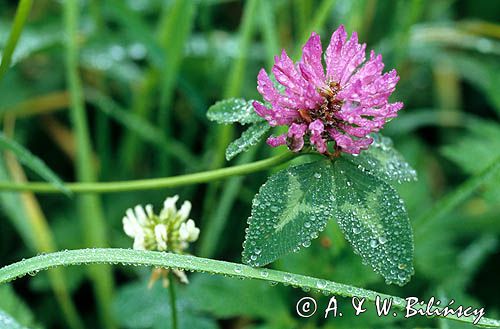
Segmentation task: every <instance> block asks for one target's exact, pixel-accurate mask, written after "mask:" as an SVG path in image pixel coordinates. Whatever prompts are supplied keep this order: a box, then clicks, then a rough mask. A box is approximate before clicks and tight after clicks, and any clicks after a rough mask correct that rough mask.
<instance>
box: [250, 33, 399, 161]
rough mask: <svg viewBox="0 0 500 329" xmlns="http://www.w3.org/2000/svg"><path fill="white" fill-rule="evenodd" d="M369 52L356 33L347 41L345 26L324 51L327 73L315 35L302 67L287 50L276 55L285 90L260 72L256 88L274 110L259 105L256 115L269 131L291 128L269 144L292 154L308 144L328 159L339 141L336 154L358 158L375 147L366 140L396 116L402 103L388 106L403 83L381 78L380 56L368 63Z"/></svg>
mask: <svg viewBox="0 0 500 329" xmlns="http://www.w3.org/2000/svg"><path fill="white" fill-rule="evenodd" d="M365 49H366V44H359V43H358V35H357V33H356V32H354V33H353V34H352V36H351V38H350V39H349V40H348V39H347V33H346V32H345V29H344V26H342V25H341V26H340V27H339V28H338V29H337V30H336V31H335V32H334V33H333V35H332V38H331V40H330V44H329V45H328V48H327V49H326V52H325V64H326V72H325V70H324V68H323V62H322V57H323V50H322V47H321V40H320V37H319V35H318V34H316V33H314V32H313V33H312V34H311V37H310V38H309V40H308V41H307V42H306V44H305V45H304V47H303V48H302V58H301V60H300V61H299V62H298V63H293V61H292V60H291V59H290V57H288V55H287V54H286V52H285V51H284V50H283V52H282V54H281V57H279V56H276V58H275V64H274V66H273V68H272V73H273V75H274V77H275V78H276V80H277V82H278V83H279V85H281V86H276V85H275V84H274V83H273V81H271V79H270V77H269V75H268V74H267V73H266V71H265V70H264V69H262V70H261V71H260V72H259V75H258V79H257V80H258V87H257V89H258V91H259V93H260V94H261V95H262V96H263V98H264V100H265V101H266V102H268V103H269V105H270V106H266V105H264V104H262V103H260V102H257V101H255V102H254V103H253V106H254V108H255V111H256V112H257V114H258V115H259V116H261V117H263V118H265V119H266V120H267V121H268V122H269V124H270V125H271V126H280V125H287V126H288V132H287V133H285V134H282V135H280V136H277V137H269V138H268V140H267V143H268V144H269V145H271V146H273V147H276V146H279V145H285V144H286V145H287V146H288V148H289V149H290V150H292V151H294V152H299V151H300V150H301V149H302V148H303V147H304V145H307V144H310V145H311V146H313V147H314V148H315V149H316V150H317V151H318V152H320V153H323V154H327V155H332V154H331V153H330V151H329V150H328V142H330V141H334V142H335V146H334V149H335V152H334V154H333V155H339V153H340V152H346V153H351V154H359V152H360V151H361V150H363V149H366V148H368V146H369V145H370V144H371V143H372V142H373V139H372V138H371V137H369V136H368V135H369V134H370V133H373V132H377V131H379V130H380V129H381V128H382V127H383V126H384V124H385V123H386V121H387V120H388V119H390V118H393V117H395V116H396V115H397V112H398V111H399V110H400V109H401V108H402V107H403V103H401V102H396V103H389V101H388V99H389V96H390V95H391V94H392V92H393V91H394V89H395V87H396V83H397V82H398V80H399V77H398V75H397V73H396V70H391V71H390V72H387V73H382V70H383V68H384V64H383V63H382V56H381V55H376V54H375V52H374V51H373V50H372V51H371V53H370V58H369V59H368V60H365V59H366V58H365ZM281 89H283V91H281Z"/></svg>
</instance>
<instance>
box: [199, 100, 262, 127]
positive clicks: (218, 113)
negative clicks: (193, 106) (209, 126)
mask: <svg viewBox="0 0 500 329" xmlns="http://www.w3.org/2000/svg"><path fill="white" fill-rule="evenodd" d="M252 102H253V101H246V100H244V99H241V98H230V99H225V100H222V101H218V102H217V103H215V104H214V105H212V106H211V107H210V108H209V109H208V111H207V117H208V119H209V120H211V121H215V122H217V123H223V124H227V123H235V122H238V123H241V124H248V123H256V122H259V121H263V120H264V119H262V118H261V117H259V116H258V115H257V113H255V110H254V108H253V105H252Z"/></svg>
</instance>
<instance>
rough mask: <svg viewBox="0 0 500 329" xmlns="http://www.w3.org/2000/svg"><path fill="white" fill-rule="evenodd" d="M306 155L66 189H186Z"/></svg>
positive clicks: (43, 186) (35, 187)
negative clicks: (181, 187)
mask: <svg viewBox="0 0 500 329" xmlns="http://www.w3.org/2000/svg"><path fill="white" fill-rule="evenodd" d="M304 154H306V153H300V154H294V153H291V152H287V153H284V154H281V155H277V156H275V157H272V158H269V159H265V160H260V161H256V162H252V163H248V164H243V165H239V166H234V167H227V168H221V169H215V170H209V171H203V172H199V173H194V174H187V175H179V176H172V177H165V178H154V179H141V180H133V181H121V182H105V183H104V182H103V183H93V182H82V183H67V184H64V186H65V187H66V188H67V189H68V190H69V191H71V192H75V193H115V192H128V191H140V190H155V189H163V188H171V187H178V186H185V185H191V184H199V183H207V182H211V181H215V180H219V179H224V178H227V177H231V176H238V175H246V174H250V173H254V172H258V171H263V170H266V169H268V168H271V167H274V166H276V165H279V164H282V163H284V162H287V161H289V160H291V159H293V158H294V157H296V156H300V155H304ZM0 191H31V192H34V193H61V191H60V189H58V188H57V187H54V186H53V185H51V184H49V183H38V182H36V183H24V184H20V183H12V182H0Z"/></svg>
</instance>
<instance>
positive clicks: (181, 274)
mask: <svg viewBox="0 0 500 329" xmlns="http://www.w3.org/2000/svg"><path fill="white" fill-rule="evenodd" d="M172 272H174V274H175V275H176V276H177V277H178V278H179V280H180V281H181V282H182V283H185V284H188V283H189V280H188V278H187V276H186V273H184V271H181V270H178V269H175V268H174V269H172Z"/></svg>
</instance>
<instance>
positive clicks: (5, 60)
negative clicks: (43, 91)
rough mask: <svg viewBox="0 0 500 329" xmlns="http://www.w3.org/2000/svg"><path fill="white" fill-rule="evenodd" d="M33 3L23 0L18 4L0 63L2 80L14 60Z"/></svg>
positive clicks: (0, 78) (0, 77) (30, 0)
mask: <svg viewBox="0 0 500 329" xmlns="http://www.w3.org/2000/svg"><path fill="white" fill-rule="evenodd" d="M32 5H33V0H21V1H19V5H18V6H17V10H16V16H15V17H14V24H13V25H12V31H11V32H10V35H9V38H8V39H7V44H6V45H5V48H4V50H3V52H2V63H1V64H0V81H1V80H2V78H3V76H4V74H5V72H7V70H8V69H9V67H10V63H11V61H12V55H13V54H14V50H15V49H16V46H17V41H18V40H19V37H20V36H21V32H22V31H23V27H24V24H25V23H26V19H27V18H28V15H29V14H30V12H31V6H32Z"/></svg>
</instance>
